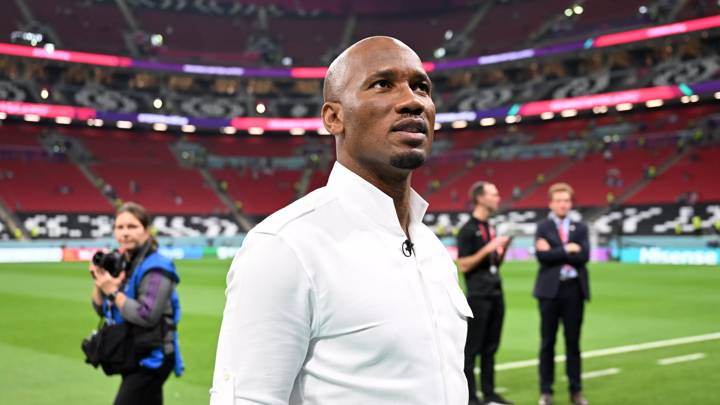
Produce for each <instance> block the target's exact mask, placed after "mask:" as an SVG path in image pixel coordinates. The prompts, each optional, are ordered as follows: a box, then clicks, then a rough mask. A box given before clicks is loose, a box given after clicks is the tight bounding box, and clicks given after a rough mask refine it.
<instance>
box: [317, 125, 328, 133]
mask: <svg viewBox="0 0 720 405" xmlns="http://www.w3.org/2000/svg"><path fill="white" fill-rule="evenodd" d="M317 133H318V135H330V132H328V130H327V129H325V127H320V128H318V130H317Z"/></svg>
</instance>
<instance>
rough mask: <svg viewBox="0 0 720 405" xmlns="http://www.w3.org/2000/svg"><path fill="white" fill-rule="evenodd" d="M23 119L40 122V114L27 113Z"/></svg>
mask: <svg viewBox="0 0 720 405" xmlns="http://www.w3.org/2000/svg"><path fill="white" fill-rule="evenodd" d="M23 119H24V120H25V121H27V122H39V121H40V116H39V115H37V114H25V116H24V117H23Z"/></svg>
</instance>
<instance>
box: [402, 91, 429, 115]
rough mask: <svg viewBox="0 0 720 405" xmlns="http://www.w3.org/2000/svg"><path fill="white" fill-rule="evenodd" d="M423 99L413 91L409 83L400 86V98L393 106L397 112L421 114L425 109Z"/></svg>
mask: <svg viewBox="0 0 720 405" xmlns="http://www.w3.org/2000/svg"><path fill="white" fill-rule="evenodd" d="M423 101H424V100H423V99H422V98H421V97H420V96H419V95H418V94H417V93H415V91H413V89H412V87H410V85H409V84H407V83H406V84H405V85H403V86H400V100H398V103H397V105H396V106H395V111H396V112H397V113H398V114H409V115H421V114H422V113H423V112H424V111H425V108H426V106H425V103H424V102H423Z"/></svg>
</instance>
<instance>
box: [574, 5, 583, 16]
mask: <svg viewBox="0 0 720 405" xmlns="http://www.w3.org/2000/svg"><path fill="white" fill-rule="evenodd" d="M583 11H585V9H584V8H583V6H581V5H579V4H578V5H577V6H575V7H573V12H574V13H575V14H577V15H580V14H582V13H583Z"/></svg>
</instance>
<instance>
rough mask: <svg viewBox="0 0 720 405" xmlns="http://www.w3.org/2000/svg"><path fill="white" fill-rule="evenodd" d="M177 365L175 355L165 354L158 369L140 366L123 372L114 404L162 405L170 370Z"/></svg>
mask: <svg viewBox="0 0 720 405" xmlns="http://www.w3.org/2000/svg"><path fill="white" fill-rule="evenodd" d="M174 367H175V355H174V354H172V353H171V354H167V355H165V361H164V362H163V364H162V365H161V366H160V368H158V369H149V368H145V367H140V368H139V369H138V370H137V371H134V372H132V373H129V374H123V376H122V382H121V383H120V389H119V390H118V393H117V396H116V397H115V402H114V403H113V404H114V405H162V403H163V391H162V387H163V384H165V380H167V378H168V376H169V375H170V372H171V371H172V370H173V368H174Z"/></svg>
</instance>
